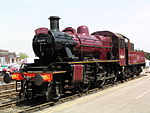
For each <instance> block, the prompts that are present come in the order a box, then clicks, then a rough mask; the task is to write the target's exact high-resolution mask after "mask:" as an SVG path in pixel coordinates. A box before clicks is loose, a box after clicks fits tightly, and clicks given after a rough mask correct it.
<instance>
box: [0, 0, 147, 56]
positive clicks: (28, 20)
mask: <svg viewBox="0 0 150 113" xmlns="http://www.w3.org/2000/svg"><path fill="white" fill-rule="evenodd" d="M50 16H59V17H60V18H61V20H60V30H63V29H64V28H65V27H74V28H77V27H78V26H80V25H86V26H88V28H89V31H90V33H93V32H95V31H103V30H108V31H112V32H115V33H120V34H122V35H124V36H126V37H128V38H129V39H130V40H131V42H132V43H134V44H135V48H136V49H140V50H144V51H146V52H150V0H73V1H72V0H1V2H0V49H6V50H9V51H11V52H16V53H17V54H18V53H19V52H23V53H26V54H27V55H28V56H34V52H33V50H32V39H33V37H34V35H35V32H34V30H35V29H37V28H39V27H47V28H49V26H50V22H49V20H48V18H49V17H50Z"/></svg>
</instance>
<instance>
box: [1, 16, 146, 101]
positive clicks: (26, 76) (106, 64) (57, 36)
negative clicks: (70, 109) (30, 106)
mask: <svg viewBox="0 0 150 113" xmlns="http://www.w3.org/2000/svg"><path fill="white" fill-rule="evenodd" d="M49 19H50V30H49V29H48V28H38V29H36V30H35V36H34V38H33V43H32V45H33V51H34V53H35V55H36V56H38V57H39V59H35V61H34V63H24V64H22V66H21V68H20V72H15V73H11V74H10V73H6V74H5V75H4V81H5V82H6V83H9V82H11V81H12V80H15V81H16V82H21V90H20V93H19V97H20V98H27V99H31V98H33V97H34V96H36V95H39V94H43V95H45V96H46V99H47V101H50V100H53V99H58V98H60V97H61V96H62V94H64V93H65V91H67V90H69V91H72V92H74V91H75V92H85V91H87V90H88V89H89V88H92V87H96V86H97V87H102V86H103V85H105V84H107V83H115V82H116V81H117V80H125V79H126V78H129V77H134V76H138V75H139V74H140V73H141V72H142V66H144V65H145V55H144V52H141V51H135V50H134V45H133V44H132V43H130V40H129V38H127V37H125V36H123V35H121V34H118V33H113V32H110V31H97V32H94V33H92V34H90V33H89V30H88V27H87V26H79V27H78V28H77V31H76V30H75V29H74V28H72V27H67V28H65V29H64V30H63V31H60V30H59V19H60V18H59V17H57V16H52V17H50V18H49ZM16 89H17V88H16Z"/></svg>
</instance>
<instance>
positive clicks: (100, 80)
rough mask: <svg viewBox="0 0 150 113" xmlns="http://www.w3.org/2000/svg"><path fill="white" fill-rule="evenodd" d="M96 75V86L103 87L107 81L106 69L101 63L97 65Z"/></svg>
mask: <svg viewBox="0 0 150 113" xmlns="http://www.w3.org/2000/svg"><path fill="white" fill-rule="evenodd" d="M96 77H97V80H96V81H97V82H96V86H98V87H99V88H101V87H103V86H104V85H105V83H106V71H105V69H103V67H102V66H100V65H99V64H97V65H96Z"/></svg>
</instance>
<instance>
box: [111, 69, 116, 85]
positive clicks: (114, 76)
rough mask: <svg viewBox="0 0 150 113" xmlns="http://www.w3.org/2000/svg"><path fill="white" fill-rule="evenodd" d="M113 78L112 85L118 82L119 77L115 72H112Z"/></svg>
mask: <svg viewBox="0 0 150 113" xmlns="http://www.w3.org/2000/svg"><path fill="white" fill-rule="evenodd" d="M111 76H112V78H111V79H110V82H111V84H115V82H116V81H117V76H116V75H115V72H114V71H112V73H111Z"/></svg>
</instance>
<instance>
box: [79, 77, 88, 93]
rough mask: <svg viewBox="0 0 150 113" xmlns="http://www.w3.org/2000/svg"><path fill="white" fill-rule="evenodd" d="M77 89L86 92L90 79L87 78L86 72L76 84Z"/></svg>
mask: <svg viewBox="0 0 150 113" xmlns="http://www.w3.org/2000/svg"><path fill="white" fill-rule="evenodd" d="M78 86H79V90H80V91H82V92H86V91H87V90H89V88H90V87H91V80H90V79H89V78H88V76H87V75H86V74H84V77H83V81H82V82H80V83H79V84H78Z"/></svg>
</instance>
